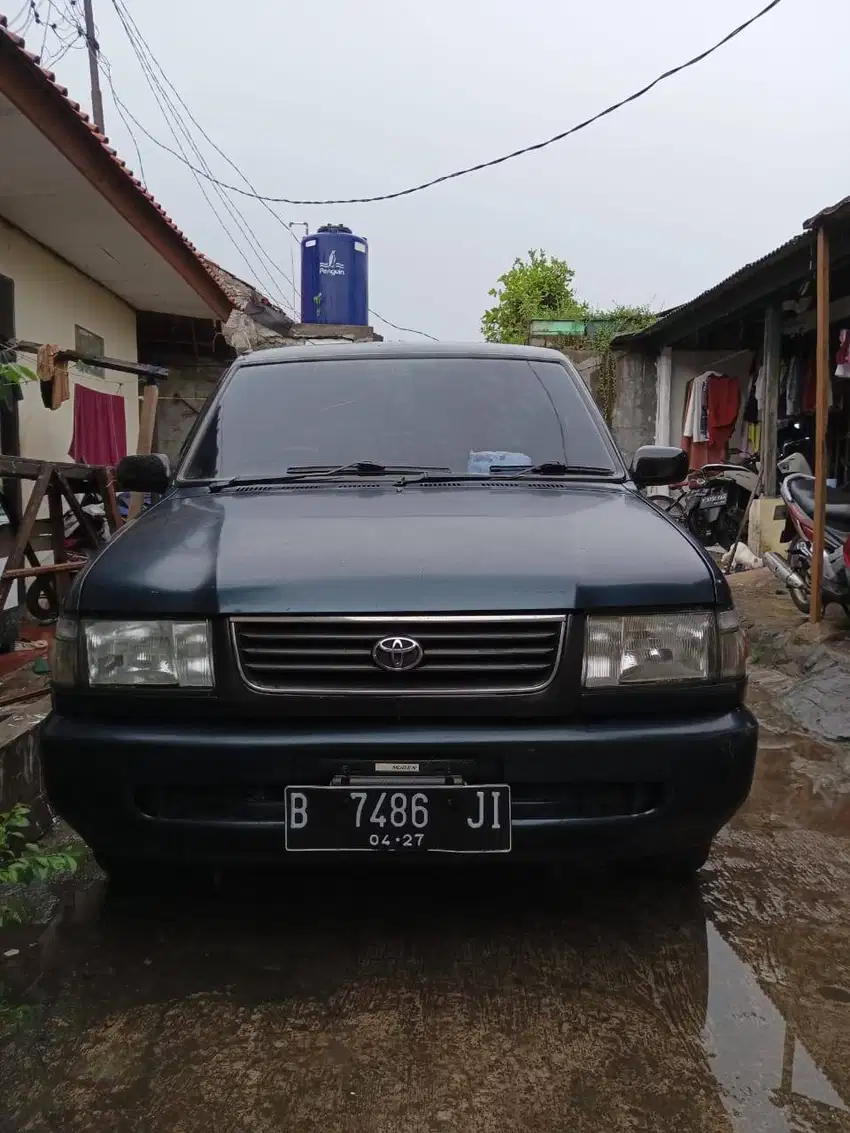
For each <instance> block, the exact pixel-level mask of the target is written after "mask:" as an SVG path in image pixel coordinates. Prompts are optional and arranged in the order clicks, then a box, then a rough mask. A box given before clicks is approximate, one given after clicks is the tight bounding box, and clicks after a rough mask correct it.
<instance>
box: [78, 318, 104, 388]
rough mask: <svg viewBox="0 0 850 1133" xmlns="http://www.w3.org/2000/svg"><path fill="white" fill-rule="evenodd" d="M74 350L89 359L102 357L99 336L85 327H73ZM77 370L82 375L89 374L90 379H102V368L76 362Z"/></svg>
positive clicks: (101, 345)
mask: <svg viewBox="0 0 850 1133" xmlns="http://www.w3.org/2000/svg"><path fill="white" fill-rule="evenodd" d="M74 349H75V350H76V351H77V353H78V354H87V355H88V356H89V357H90V358H102V357H103V339H102V338H101V337H100V335H99V334H94V333H92V331H90V330H86V328H85V327H80V326H75V327H74ZM77 368H78V369H79V370H80V371H81V372H82V373H83V374H91V375H92V377H95V378H102V377H103V367H102V366H90V365H88V364H87V363H85V362H78V363H77Z"/></svg>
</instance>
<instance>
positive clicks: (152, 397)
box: [127, 381, 159, 523]
mask: <svg viewBox="0 0 850 1133" xmlns="http://www.w3.org/2000/svg"><path fill="white" fill-rule="evenodd" d="M158 401H159V386H158V385H157V384H156V382H155V381H152V382H148V384H147V385H146V386H145V392H144V396H143V397H142V412H141V414H140V416H139V441H138V444H137V445H136V455H137V456H144V455H146V454H147V453H149V452H150V451H151V444H152V442H153V430H154V426H155V424H156V407H157V402H158ZM143 503H144V497H143V496H142V494H141V492H133V495H132V498H131V499H130V506H129V508H128V509H127V522H128V523H129V522H130V520H131V519H135V518H136V516H137V515H138V514H139V512H140V511H141V510H142V504H143Z"/></svg>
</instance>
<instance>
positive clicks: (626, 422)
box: [611, 354, 657, 462]
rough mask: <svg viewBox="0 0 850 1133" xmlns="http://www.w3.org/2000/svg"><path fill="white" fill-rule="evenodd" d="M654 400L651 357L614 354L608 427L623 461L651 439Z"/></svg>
mask: <svg viewBox="0 0 850 1133" xmlns="http://www.w3.org/2000/svg"><path fill="white" fill-rule="evenodd" d="M656 404H657V401H656V387H655V359H654V358H652V357H647V356H644V355H643V354H618V355H617V377H616V395H615V400H614V413H613V416H612V419H611V431H612V432H613V434H614V440H615V441H616V442H617V444H618V445H619V448H620V451H621V452H622V454H623V456H624V457H625V459H626V461H627V462H629V461H631V459H632V457H633V456H634V454H635V453H636V452H637V450H638V449H639V448H640V447H641V445H651V444H652V443H653V441H654V440H655V409H656Z"/></svg>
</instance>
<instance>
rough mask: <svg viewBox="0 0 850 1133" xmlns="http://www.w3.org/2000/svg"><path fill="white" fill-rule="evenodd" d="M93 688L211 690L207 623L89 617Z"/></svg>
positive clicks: (88, 656) (87, 643)
mask: <svg viewBox="0 0 850 1133" xmlns="http://www.w3.org/2000/svg"><path fill="white" fill-rule="evenodd" d="M83 633H84V640H85V646H86V664H87V669H88V679H89V685H90V686H91V687H92V688H119V687H120V688H212V687H213V662H212V642H211V640H210V627H209V623H208V622H173V621H156V622H147V621H144V622H143V621H138V622H135V621H134V622H119V621H86V622H84V623H83Z"/></svg>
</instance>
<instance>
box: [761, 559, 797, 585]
mask: <svg viewBox="0 0 850 1133" xmlns="http://www.w3.org/2000/svg"><path fill="white" fill-rule="evenodd" d="M762 561H763V562H764V565H765V566H766V567H769V568H770V570H772V571H773V573H774V574H775V575H776V577H777V578H778V579H779V581H780V582H781V583H783V584H784V585H785V586H789V587H790V588H791V589H792V590H805V589H806V583H805V580H804V579H802V578H801V577H800V576H799V574H797V572H796V571H795V570H794V568H793V567H792V566H791V564H790V563H789V562H788V560H787V559H786V558H785V557H784V556H783V555H777V554H775V553H774V552H773V551H768V552H767V554H766V555H765V556H764V558H763V560H762Z"/></svg>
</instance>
